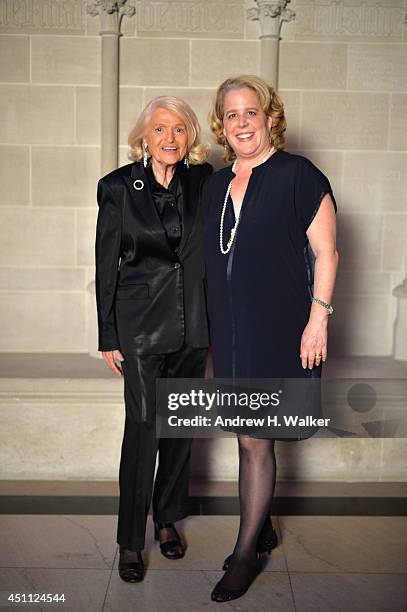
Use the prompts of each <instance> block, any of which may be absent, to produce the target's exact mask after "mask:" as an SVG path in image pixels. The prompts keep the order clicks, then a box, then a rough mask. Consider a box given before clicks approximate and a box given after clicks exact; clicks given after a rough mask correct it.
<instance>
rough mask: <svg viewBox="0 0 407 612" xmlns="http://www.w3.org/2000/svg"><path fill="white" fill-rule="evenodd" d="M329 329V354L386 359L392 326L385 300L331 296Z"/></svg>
mask: <svg viewBox="0 0 407 612" xmlns="http://www.w3.org/2000/svg"><path fill="white" fill-rule="evenodd" d="M334 303H335V316H334V317H332V321H330V327H329V336H330V340H329V342H330V347H331V348H330V350H331V353H332V354H333V355H335V356H340V355H370V356H374V355H390V354H391V349H392V324H391V317H390V310H391V308H390V301H389V296H386V295H383V296H378V295H376V296H374V298H372V296H370V295H358V296H355V295H353V296H341V295H336V296H335V301H334Z"/></svg>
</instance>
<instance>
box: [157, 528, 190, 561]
mask: <svg viewBox="0 0 407 612" xmlns="http://www.w3.org/2000/svg"><path fill="white" fill-rule="evenodd" d="M161 529H171V530H172V532H173V534H174V536H173V537H172V538H171V540H167V542H160V550H161V553H162V554H163V555H164V557H166V558H167V559H182V557H183V556H184V555H185V546H184V545H183V543H182V542H181V538H180V537H179V535H178V531H177V530H176V529H175V527H174V523H154V538H155V539H156V540H157V541H159V540H160V531H161Z"/></svg>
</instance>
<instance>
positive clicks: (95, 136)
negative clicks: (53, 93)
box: [75, 87, 100, 145]
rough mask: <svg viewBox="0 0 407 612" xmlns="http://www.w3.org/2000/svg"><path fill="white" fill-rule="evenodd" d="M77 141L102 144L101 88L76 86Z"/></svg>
mask: <svg viewBox="0 0 407 612" xmlns="http://www.w3.org/2000/svg"><path fill="white" fill-rule="evenodd" d="M75 92H76V142H77V143H78V144H86V145H90V144H92V145H97V144H100V88H99V87H76V89H75Z"/></svg>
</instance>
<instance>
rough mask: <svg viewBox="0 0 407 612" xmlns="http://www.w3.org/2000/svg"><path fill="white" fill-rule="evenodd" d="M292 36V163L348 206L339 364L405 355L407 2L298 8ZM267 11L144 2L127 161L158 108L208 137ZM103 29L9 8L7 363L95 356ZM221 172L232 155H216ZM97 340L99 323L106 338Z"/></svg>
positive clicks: (82, 15) (128, 91) (130, 80)
mask: <svg viewBox="0 0 407 612" xmlns="http://www.w3.org/2000/svg"><path fill="white" fill-rule="evenodd" d="M291 4H292V8H293V9H294V10H295V11H296V13H297V18H296V20H295V21H294V22H292V23H289V24H284V26H283V30H282V36H283V41H282V43H281V51H280V83H279V87H280V92H281V95H282V97H283V99H284V101H285V103H286V108H287V116H288V145H287V149H288V150H289V151H293V152H301V153H302V154H304V155H306V156H308V157H310V158H311V159H312V160H313V161H314V162H315V163H316V164H317V165H319V166H320V167H321V169H322V170H323V171H324V172H326V173H327V174H328V176H329V177H330V179H331V182H332V184H333V187H334V191H335V194H336V196H337V200H338V205H339V211H340V212H339V215H338V220H339V239H338V242H339V250H340V255H341V263H340V274H339V278H338V284H337V290H336V294H335V299H334V303H335V306H336V313H335V317H333V320H332V330H331V337H332V341H333V344H334V347H333V348H334V350H335V351H336V352H337V353H345V354H353V355H390V354H391V352H392V328H393V322H394V316H395V306H396V304H395V298H394V297H392V289H393V288H394V287H395V286H396V285H398V284H399V283H400V282H401V281H402V280H403V279H404V278H405V276H406V239H405V237H406V235H407V207H406V193H407V184H406V183H407V163H406V162H407V157H406V148H407V112H406V111H407V53H406V49H407V41H406V26H405V25H404V21H405V18H404V15H405V12H406V9H407V3H406V1H405V0H381V1H379V2H378V1H377V0H335V1H334V0H296V2H292V3H291ZM254 6H255V4H254V3H253V2H252V1H246V2H245V0H223V1H222V2H215V1H212V0H208V1H206V2H205V1H201V2H197V1H195V0H166V1H164V0H160V1H158V0H138V1H137V2H136V8H137V14H136V16H135V17H133V18H131V19H130V18H126V17H124V19H123V26H122V32H123V34H124V36H123V37H122V39H121V62H120V83H121V87H120V159H121V163H126V162H127V159H126V138H127V133H128V131H129V130H130V128H131V127H132V125H133V123H134V121H135V119H136V117H137V115H138V113H139V112H140V110H141V108H142V106H143V105H144V104H145V103H146V102H147V101H148V100H149V99H151V98H152V97H154V96H156V95H160V94H166V93H171V94H176V95H179V96H181V97H183V98H185V99H186V100H187V101H188V102H190V103H191V105H192V106H193V107H194V109H195V110H196V111H197V113H198V116H199V118H200V120H201V122H202V125H203V126H204V128H205V129H204V137H205V138H209V134H208V130H207V128H206V115H207V110H208V105H209V101H210V98H211V96H212V94H213V91H214V88H215V87H216V85H218V84H219V82H220V81H221V80H222V79H223V78H225V77H226V76H228V75H232V74H237V73H244V72H246V73H256V72H258V70H259V61H260V43H259V40H258V35H259V25H258V23H257V22H254V21H249V20H247V18H246V9H247V8H251V7H254ZM98 32H99V20H98V18H94V17H91V16H90V15H87V14H86V5H85V2H82V1H81V0H63V1H62V0H52V1H51V0H0V81H1V84H0V181H1V194H0V205H1V206H0V232H1V241H0V292H1V298H0V318H1V321H2V326H1V331H0V342H1V350H2V351H10V352H14V351H27V352H86V351H87V350H88V342H87V337H88V331H89V330H88V324H89V323H88V319H91V317H89V316H88V311H89V300H88V294H87V291H86V287H87V285H88V283H89V282H90V281H91V279H92V278H93V241H94V224H95V218H96V203H95V187H96V182H97V179H98V177H99V173H100V172H99V167H100V166H99V142H100V127H99V117H100V110H99V105H100V37H99V35H98ZM213 159H214V161H215V162H216V163H217V164H219V151H216V150H215V151H214V155H213ZM90 324H91V325H92V326H94V321H93V320H92V321H91V323H90Z"/></svg>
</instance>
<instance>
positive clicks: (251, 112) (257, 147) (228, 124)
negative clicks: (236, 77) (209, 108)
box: [223, 87, 272, 159]
mask: <svg viewBox="0 0 407 612" xmlns="http://www.w3.org/2000/svg"><path fill="white" fill-rule="evenodd" d="M271 123H272V119H271V117H267V116H266V114H265V113H264V111H263V109H262V108H261V105H260V100H259V98H258V96H257V94H256V92H255V91H253V90H252V89H249V88H248V87H243V88H242V89H232V90H230V91H228V93H227V94H226V95H225V99H224V115H223V134H224V136H225V138H226V140H227V141H228V143H229V145H230V146H231V147H232V149H233V151H234V152H235V154H236V157H237V158H239V157H241V158H246V159H250V158H256V157H258V156H261V155H267V153H268V152H269V150H270V147H271V145H270V138H269V132H270V130H271Z"/></svg>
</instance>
